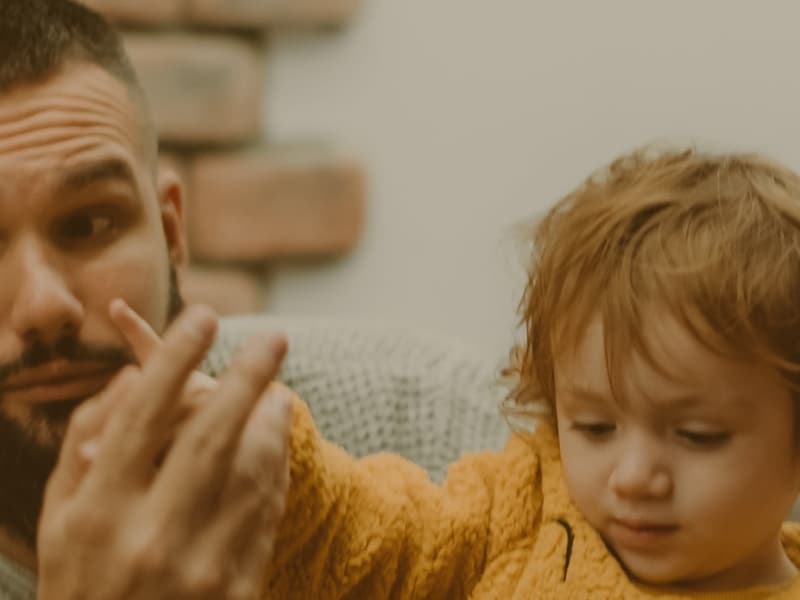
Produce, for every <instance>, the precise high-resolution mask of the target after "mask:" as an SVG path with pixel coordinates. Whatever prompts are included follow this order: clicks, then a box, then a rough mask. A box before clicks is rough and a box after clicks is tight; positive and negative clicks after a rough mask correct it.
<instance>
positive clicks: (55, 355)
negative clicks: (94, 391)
mask: <svg viewBox="0 0 800 600" xmlns="http://www.w3.org/2000/svg"><path fill="white" fill-rule="evenodd" d="M55 360H64V361H71V362H93V363H100V364H105V365H107V366H108V369H109V370H111V369H121V368H122V367H123V366H125V365H127V364H131V363H135V362H136V360H135V357H134V356H133V353H132V352H131V350H130V349H129V348H127V347H125V346H115V345H105V346H104V345H99V344H85V343H83V342H81V341H80V340H79V339H78V338H77V337H75V336H64V337H62V338H60V339H58V340H57V341H56V342H55V343H53V344H47V343H44V342H41V341H37V342H34V343H32V344H31V345H30V346H28V347H27V348H25V350H23V352H22V354H21V355H20V356H19V357H18V358H17V359H15V360H11V361H8V362H4V363H0V385H2V384H3V383H5V381H6V380H7V379H8V378H9V377H11V376H13V375H16V374H18V373H21V372H23V371H25V370H27V369H32V368H34V367H38V366H41V365H44V364H47V363H49V362H53V361H55Z"/></svg>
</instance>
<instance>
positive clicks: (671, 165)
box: [505, 149, 800, 414]
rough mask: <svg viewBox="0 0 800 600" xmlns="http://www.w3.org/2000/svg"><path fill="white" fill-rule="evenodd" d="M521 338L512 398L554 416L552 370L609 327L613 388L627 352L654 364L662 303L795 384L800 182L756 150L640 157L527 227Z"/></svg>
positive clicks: (627, 159) (715, 344) (619, 163)
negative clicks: (651, 334) (597, 326)
mask: <svg viewBox="0 0 800 600" xmlns="http://www.w3.org/2000/svg"><path fill="white" fill-rule="evenodd" d="M526 237H527V239H528V240H530V242H531V243H532V252H531V262H530V266H529V269H528V281H527V285H526V288H525V291H524V294H523V297H522V300H521V302H520V306H519V310H520V315H521V319H522V324H523V325H524V328H525V332H526V339H525V340H524V342H522V343H520V344H518V345H517V346H516V347H514V348H513V349H512V351H511V355H510V362H509V366H508V368H507V369H506V371H505V375H506V376H508V377H510V380H511V391H510V394H509V398H508V404H507V406H510V407H512V409H517V410H520V409H522V410H524V409H526V408H529V409H532V408H536V407H539V408H540V409H541V408H542V407H544V408H545V409H549V412H550V413H551V414H553V410H552V409H553V408H554V402H555V383H554V379H555V376H554V370H555V367H556V360H557V358H558V357H559V355H560V353H562V352H565V351H570V350H571V349H575V347H576V345H577V344H578V342H579V340H580V339H581V337H582V336H583V334H584V332H585V330H586V328H587V326H588V324H589V322H590V321H591V320H592V319H593V318H597V317H599V318H600V319H601V321H602V323H603V327H604V331H605V332H606V334H605V346H606V361H607V366H608V372H609V374H610V379H611V380H612V381H611V384H612V390H613V389H615V383H614V382H615V381H616V380H618V378H619V376H620V374H621V370H622V369H621V367H620V365H621V364H622V363H623V362H624V360H625V358H626V357H627V356H629V355H630V353H631V352H636V353H639V354H640V355H641V356H642V357H644V358H645V359H646V360H648V361H649V362H650V364H651V365H652V366H654V367H655V368H658V367H659V365H656V364H654V361H653V359H652V356H653V353H652V349H651V348H650V347H649V346H648V343H647V341H646V339H645V337H644V335H643V319H644V317H645V313H647V314H652V309H653V308H658V309H664V310H666V313H667V314H669V315H671V316H672V317H674V318H676V319H677V320H678V322H679V323H681V324H682V325H684V326H685V327H686V328H687V329H688V330H689V331H690V332H691V333H692V334H693V335H694V336H695V337H696V339H697V340H698V341H700V342H701V343H703V344H704V345H705V346H706V347H708V348H711V349H713V350H714V351H715V352H718V353H720V354H722V355H725V356H733V357H736V358H741V359H745V360H758V361H764V362H765V363H767V364H769V365H770V366H772V367H774V368H775V369H777V370H778V371H779V372H780V374H781V375H782V376H783V377H784V378H785V380H786V383H787V385H788V386H790V387H791V388H792V389H794V390H798V389H800V177H798V175H797V174H795V173H793V172H792V171H791V170H789V169H788V168H786V167H784V166H782V165H780V164H778V163H776V162H773V161H771V160H768V159H766V158H764V157H761V156H758V155H740V154H728V155H714V154H708V153H702V152H698V151H696V150H693V149H689V150H682V151H655V150H653V149H643V150H637V151H636V152H634V153H632V154H629V155H626V156H623V157H621V158H619V159H617V160H615V161H614V162H613V163H611V165H609V166H608V167H606V168H605V169H603V170H601V171H599V172H597V173H595V174H593V175H592V176H590V177H589V178H588V179H587V180H586V181H585V182H584V183H583V184H582V185H581V186H580V187H578V188H577V189H576V190H574V191H573V192H571V193H570V194H568V195H567V196H566V197H564V198H562V199H561V200H560V201H559V202H558V203H557V204H556V205H555V206H554V207H553V208H552V209H551V210H550V211H549V212H548V213H547V214H546V215H545V216H544V218H543V219H541V220H540V221H538V222H537V223H535V224H534V226H533V227H532V229H529V230H528V233H527V236H526Z"/></svg>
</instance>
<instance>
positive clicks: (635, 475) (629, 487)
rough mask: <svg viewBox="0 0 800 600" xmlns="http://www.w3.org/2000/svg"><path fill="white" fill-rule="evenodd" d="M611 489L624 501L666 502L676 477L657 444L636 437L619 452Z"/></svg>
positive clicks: (612, 475)
mask: <svg viewBox="0 0 800 600" xmlns="http://www.w3.org/2000/svg"><path fill="white" fill-rule="evenodd" d="M619 452H620V454H619V456H618V458H617V462H616V465H615V467H614V470H613V471H612V473H611V479H610V486H611V488H612V490H613V491H614V493H615V494H616V495H617V496H619V497H620V498H625V499H630V500H644V499H662V498H666V497H668V496H669V495H670V494H671V493H672V475H671V473H670V470H669V468H668V466H667V465H666V464H665V460H663V456H662V452H661V451H659V449H658V447H657V444H655V443H651V442H649V441H647V440H646V439H645V437H644V436H633V439H630V440H628V441H627V443H625V444H623V445H622V447H621V448H620V450H619Z"/></svg>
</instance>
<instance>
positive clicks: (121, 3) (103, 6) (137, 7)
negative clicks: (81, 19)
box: [80, 0, 185, 25]
mask: <svg viewBox="0 0 800 600" xmlns="http://www.w3.org/2000/svg"><path fill="white" fill-rule="evenodd" d="M80 1H81V2H82V3H83V4H85V5H86V6H88V7H89V8H91V9H94V10H96V11H97V12H99V13H102V14H104V15H106V16H107V17H108V18H110V19H111V20H113V21H121V22H124V23H136V24H147V25H153V24H170V23H176V22H178V21H180V20H181V19H182V18H183V14H184V6H185V2H184V0H80Z"/></svg>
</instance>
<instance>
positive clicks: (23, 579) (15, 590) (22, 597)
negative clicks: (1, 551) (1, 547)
mask: <svg viewBox="0 0 800 600" xmlns="http://www.w3.org/2000/svg"><path fill="white" fill-rule="evenodd" d="M35 599H36V577H35V576H34V575H33V573H31V572H30V571H28V570H27V569H24V568H22V567H20V566H18V565H17V564H15V563H12V562H10V561H8V560H6V559H5V558H3V557H2V556H0V600H35Z"/></svg>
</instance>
